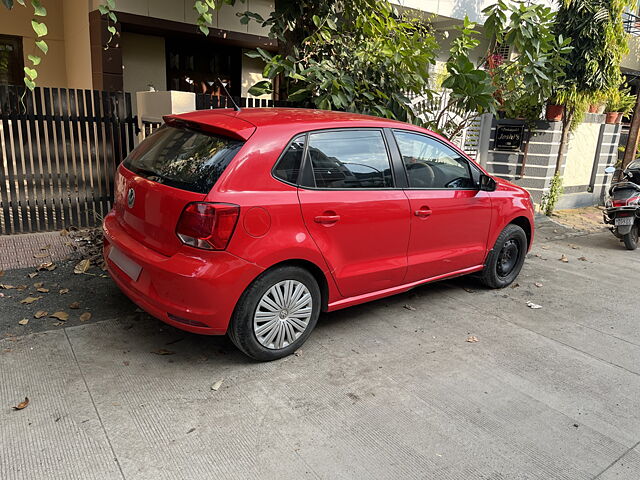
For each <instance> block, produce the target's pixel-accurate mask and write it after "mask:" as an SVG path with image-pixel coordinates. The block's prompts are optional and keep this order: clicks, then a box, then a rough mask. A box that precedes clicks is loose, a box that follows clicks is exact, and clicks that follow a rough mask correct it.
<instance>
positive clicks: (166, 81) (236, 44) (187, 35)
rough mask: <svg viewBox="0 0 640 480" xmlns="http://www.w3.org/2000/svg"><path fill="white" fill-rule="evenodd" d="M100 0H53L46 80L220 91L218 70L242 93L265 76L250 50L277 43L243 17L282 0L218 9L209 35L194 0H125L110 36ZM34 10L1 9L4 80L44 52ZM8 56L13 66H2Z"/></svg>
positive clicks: (0, 77) (16, 78)
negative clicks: (201, 28)
mask: <svg viewBox="0 0 640 480" xmlns="http://www.w3.org/2000/svg"><path fill="white" fill-rule="evenodd" d="M101 3H102V2H101V1H100V0H45V1H44V2H43V4H44V6H45V7H46V8H47V11H48V14H47V16H46V17H45V19H44V21H45V23H46V24H47V27H48V30H49V33H48V35H47V36H46V41H47V43H48V44H49V52H48V54H47V55H46V56H43V60H42V63H41V64H40V65H39V66H38V79H37V83H38V85H40V86H47V87H63V88H83V89H95V90H107V91H125V92H131V93H135V92H137V91H142V90H150V89H155V90H182V91H192V92H197V93H212V91H213V90H214V89H215V88H216V87H215V86H214V83H215V81H216V79H217V78H221V79H222V80H223V81H226V82H227V84H228V88H229V89H230V91H231V93H232V94H234V95H242V96H247V90H248V89H249V88H250V87H251V85H253V84H254V83H255V82H256V81H258V80H259V79H261V78H262V75H261V73H262V68H263V65H262V63H261V62H260V61H259V60H256V59H251V58H248V57H247V56H246V55H244V54H243V53H244V52H245V51H246V50H248V49H255V48H256V47H261V48H264V49H266V50H274V49H275V48H276V43H275V42H274V41H273V40H272V39H270V38H268V31H267V30H266V29H263V28H262V27H261V26H260V25H258V24H257V23H256V22H250V23H249V24H248V25H243V24H241V23H240V18H239V17H238V16H237V15H236V14H237V13H240V12H244V11H246V10H249V11H252V12H257V13H260V14H261V15H263V16H265V17H266V16H268V15H269V13H270V12H271V11H273V9H274V0H245V1H244V2H238V3H237V5H236V6H235V7H234V6H229V5H223V6H222V7H221V8H220V9H219V10H217V11H215V12H214V19H213V22H212V28H211V31H210V34H209V36H207V37H205V36H204V35H203V34H202V33H200V31H199V30H198V28H197V26H196V19H197V14H196V12H195V11H194V10H193V0H118V1H117V11H116V15H117V17H118V23H117V24H116V25H115V26H116V28H117V30H118V32H119V33H120V35H119V37H117V38H115V39H114V40H113V41H112V42H110V44H109V45H110V46H109V48H107V49H105V48H104V45H105V44H106V43H107V41H108V40H109V37H110V34H109V32H108V31H107V21H106V19H105V18H104V17H103V16H102V15H100V12H99V11H98V6H99V5H100V4H101ZM32 13H33V12H32V10H31V9H30V8H23V7H21V6H19V5H16V6H15V7H14V8H13V10H11V11H10V12H7V11H6V10H5V9H4V8H3V9H2V10H0V83H5V84H6V83H9V84H22V76H23V71H22V67H23V66H24V65H30V63H29V62H28V60H27V56H28V55H29V54H38V51H37V47H36V46H35V44H34V42H35V38H34V33H33V31H32V29H31V18H32ZM2 58H5V59H6V60H5V62H4V64H6V67H5V68H2V66H1V65H3V63H2Z"/></svg>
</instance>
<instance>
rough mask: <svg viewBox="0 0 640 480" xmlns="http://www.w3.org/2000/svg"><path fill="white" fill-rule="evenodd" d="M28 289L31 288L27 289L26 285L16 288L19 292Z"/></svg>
mask: <svg viewBox="0 0 640 480" xmlns="http://www.w3.org/2000/svg"><path fill="white" fill-rule="evenodd" d="M27 288H29V287H27V286H26V285H18V286H17V287H16V289H17V290H20V291H22V290H26V289H27Z"/></svg>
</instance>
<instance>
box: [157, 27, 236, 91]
mask: <svg viewBox="0 0 640 480" xmlns="http://www.w3.org/2000/svg"><path fill="white" fill-rule="evenodd" d="M166 55H167V89H168V90H181V91H184V92H195V93H206V94H209V95H220V85H219V84H218V82H217V79H218V77H219V78H220V79H221V80H222V81H224V82H226V83H227V88H228V89H229V91H230V93H231V95H235V96H239V95H240V92H241V88H240V83H241V75H242V49H241V48H239V47H230V46H227V45H217V44H215V43H213V42H210V41H207V40H200V39H198V40H194V39H188V40H184V39H175V38H167V39H166Z"/></svg>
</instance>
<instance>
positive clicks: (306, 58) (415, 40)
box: [250, 0, 437, 121]
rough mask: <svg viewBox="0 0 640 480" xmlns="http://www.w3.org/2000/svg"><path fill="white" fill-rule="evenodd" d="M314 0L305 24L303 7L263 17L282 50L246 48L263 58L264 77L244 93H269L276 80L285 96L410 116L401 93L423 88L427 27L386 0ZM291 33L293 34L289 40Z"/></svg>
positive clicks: (430, 51)
mask: <svg viewBox="0 0 640 480" xmlns="http://www.w3.org/2000/svg"><path fill="white" fill-rule="evenodd" d="M319 3H320V4H322V5H325V7H324V8H323V10H324V11H323V12H322V13H323V16H320V15H318V14H313V15H309V11H308V10H307V12H306V15H307V16H308V17H309V18H310V20H311V22H312V26H310V25H309V24H308V23H305V19H306V18H305V16H304V14H303V15H301V16H299V17H297V18H296V19H291V20H290V21H289V22H284V21H282V17H280V20H279V21H274V22H272V23H271V26H272V27H271V32H272V34H273V35H274V36H275V37H276V38H278V40H279V41H280V42H282V43H283V44H284V51H281V52H279V53H278V54H276V55H271V54H270V53H268V52H266V51H264V50H261V49H258V50H257V52H255V53H251V54H250V56H254V57H260V58H262V59H263V60H264V61H265V62H266V66H265V69H264V72H263V75H264V76H265V77H266V78H267V80H264V81H262V82H259V83H257V84H256V85H254V86H253V87H252V88H251V90H250V93H251V94H254V95H260V94H264V93H272V92H274V90H276V88H277V85H276V81H277V80H278V79H281V81H282V85H281V86H280V90H281V91H283V92H285V93H286V94H287V97H288V99H289V100H292V101H306V102H308V103H310V104H312V105H315V106H316V107H318V108H322V109H328V110H346V111H352V112H360V113H368V114H374V115H378V116H383V117H388V118H396V119H399V120H404V121H412V120H415V114H414V112H413V110H412V108H411V105H410V102H409V99H408V98H407V95H419V94H422V93H423V92H424V91H425V90H428V78H429V66H430V65H432V64H434V63H435V56H436V55H435V54H436V49H437V43H436V41H435V38H434V36H433V33H432V32H431V30H430V28H429V26H428V25H426V24H425V23H424V22H423V21H422V20H420V19H416V18H411V17H408V16H402V15H399V14H398V13H397V12H396V11H395V9H394V8H393V7H392V6H391V5H390V4H389V3H388V2H386V1H379V0H357V1H351V2H333V3H331V2H319ZM300 13H302V12H300ZM290 22H292V23H290ZM263 24H268V22H263ZM309 27H310V28H309ZM307 33H308V35H307V36H304V35H305V34H307ZM292 37H297V40H296V41H295V42H291V38H292Z"/></svg>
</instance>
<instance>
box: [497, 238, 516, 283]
mask: <svg viewBox="0 0 640 480" xmlns="http://www.w3.org/2000/svg"><path fill="white" fill-rule="evenodd" d="M519 254H520V247H519V246H518V242H517V241H515V240H513V239H511V240H507V241H506V242H505V243H504V245H503V246H502V250H500V254H499V255H498V266H497V267H498V268H497V270H498V275H500V276H501V277H506V276H508V275H509V274H510V273H511V272H512V271H513V269H514V268H515V266H516V264H517V263H518V256H519Z"/></svg>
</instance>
